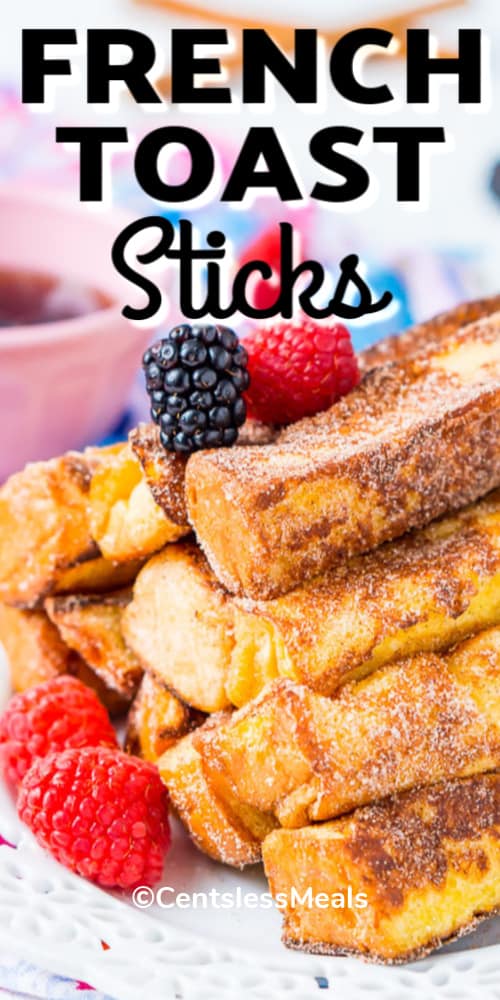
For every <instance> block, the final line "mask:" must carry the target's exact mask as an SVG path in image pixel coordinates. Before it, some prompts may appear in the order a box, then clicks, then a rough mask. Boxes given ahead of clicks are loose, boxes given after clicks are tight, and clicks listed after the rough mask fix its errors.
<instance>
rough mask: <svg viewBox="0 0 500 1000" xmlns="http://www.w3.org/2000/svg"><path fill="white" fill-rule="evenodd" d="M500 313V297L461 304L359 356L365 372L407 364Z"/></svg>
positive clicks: (387, 338)
mask: <svg viewBox="0 0 500 1000" xmlns="http://www.w3.org/2000/svg"><path fill="white" fill-rule="evenodd" d="M499 311H500V295H492V296H491V297H490V298H485V299H475V300H473V301H471V302H461V303H460V305H458V306H455V308H453V309H449V310H447V311H446V312H442V313H439V315H438V316H434V317H433V318H432V319H429V320H426V321H425V322H423V323H416V324H415V325H414V326H410V327H409V328H408V329H407V330H404V331H403V333H396V334H393V335H392V336H389V337H384V338H383V340H379V341H377V343H375V344H372V346H371V347H366V348H365V349H364V350H363V351H360V352H359V354H358V364H359V367H360V370H361V372H367V371H370V369H371V368H378V367H379V366H380V365H385V364H387V363H388V362H391V361H404V360H406V359H407V358H411V357H414V356H415V354H419V353H420V352H421V351H422V350H428V349H429V348H430V347H436V346H438V345H439V343H440V341H442V340H446V338H447V337H449V336H450V334H453V333H455V332H456V331H457V330H459V329H460V328H461V327H463V326H467V325H468V324H470V323H477V321H478V320H480V319H485V318H486V317H488V316H491V315H493V313H496V312H499Z"/></svg>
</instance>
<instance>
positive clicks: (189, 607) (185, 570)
mask: <svg viewBox="0 0 500 1000" xmlns="http://www.w3.org/2000/svg"><path fill="white" fill-rule="evenodd" d="M230 626H231V607H230V604H229V600H228V597H227V595H226V594H225V593H224V591H223V589H222V587H220V586H219V585H218V584H217V582H216V581H214V578H213V574H212V573H211V571H210V569H209V567H208V566H207V563H206V561H205V559H204V557H203V555H202V554H201V552H200V551H199V549H198V548H197V547H196V545H194V543H191V542H183V543H179V544H178V545H169V546H167V548H165V549H164V550H163V552H160V553H158V555H156V556H153V558H152V559H150V560H149V562H147V563H146V565H145V566H144V567H143V569H142V570H141V571H140V573H139V575H138V577H137V580H136V582H135V585H134V596H133V600H132V601H131V603H130V604H129V606H128V608H127V609H126V610H125V611H124V614H123V618H122V630H123V634H124V636H125V641H126V642H127V645H128V646H129V647H130V649H132V650H133V651H134V652H135V654H136V656H137V658H138V659H139V661H140V662H141V664H142V666H143V668H144V670H145V671H146V672H149V673H153V674H155V675H156V676H157V677H158V678H159V679H160V680H163V681H164V683H165V684H166V685H167V686H168V687H169V688H170V690H171V691H172V692H173V693H174V694H176V695H177V696H178V697H179V698H180V699H181V701H184V702H187V703H188V704H189V705H191V706H192V707H193V708H196V709H198V710H199V711H202V712H217V711H220V710H221V709H223V708H226V707H228V706H229V704H230V703H229V699H228V697H227V695H226V692H225V686H224V682H225V674H226V664H227V662H228V660H229V657H230V653H231V646H232V637H231V627H230Z"/></svg>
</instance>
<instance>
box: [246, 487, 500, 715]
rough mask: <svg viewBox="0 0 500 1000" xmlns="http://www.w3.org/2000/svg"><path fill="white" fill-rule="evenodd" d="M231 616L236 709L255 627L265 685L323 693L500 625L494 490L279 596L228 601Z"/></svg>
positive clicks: (497, 497) (498, 518) (498, 519)
mask: <svg viewBox="0 0 500 1000" xmlns="http://www.w3.org/2000/svg"><path fill="white" fill-rule="evenodd" d="M236 609H237V612H236V628H235V635H236V643H235V648H234V650H233V654H232V667H231V672H230V678H229V681H228V683H227V689H228V693H229V694H230V696H231V697H232V700H233V701H234V702H235V703H236V704H242V703H243V702H242V701H241V700H240V698H241V695H239V694H238V693H239V691H240V689H241V690H242V691H243V694H245V689H244V686H242V675H245V674H246V673H248V669H249V665H248V662H247V661H248V656H247V651H246V648H245V641H244V640H245V639H246V637H247V636H249V635H252V634H253V633H254V632H256V631H257V630H258V629H259V628H260V627H261V623H262V620H263V621H264V622H267V623H268V626H269V648H270V649H271V648H272V649H274V657H275V676H277V675H278V673H284V674H286V675H287V676H289V677H293V678H294V679H295V680H297V681H300V682H301V683H304V684H307V685H308V686H310V687H311V688H313V689H314V690H315V691H319V692H321V693H323V694H333V693H334V692H335V691H336V690H337V689H338V687H339V685H340V684H341V683H344V682H345V681H346V680H349V679H351V678H355V677H357V676H360V675H362V674H364V673H369V672H371V670H373V669H375V668H377V667H379V666H382V665H383V664H384V663H387V662H390V661H391V660H394V659H397V658H398V657H401V656H408V655H411V654H413V653H417V652H425V651H431V650H435V651H439V650H441V649H444V648H446V647H447V646H449V645H451V644H452V643H455V642H458V641H460V640H461V639H463V638H464V637H465V636H466V635H468V634H470V633H471V632H475V631H479V630H480V629H481V628H486V627H489V626H490V625H494V624H497V623H498V622H500V491H499V490H496V491H494V492H493V493H491V494H490V495H489V496H488V497H487V498H485V499H484V500H482V501H479V502H477V503H476V504H474V505H472V506H471V507H469V508H466V509H465V510H462V511H460V512H459V513H458V514H456V515H453V516H449V517H447V518H445V519H443V520H441V521H437V522H434V523H433V524H431V525H429V526H428V527H427V528H423V529H421V530H420V531H418V532H414V533H413V534H412V535H409V536H406V537H405V538H401V539H398V540H396V541H394V542H391V543H387V544H386V545H384V546H382V547H381V548H379V549H377V550H376V551H374V552H370V553H366V554H365V555H363V556H359V557H357V558H355V559H352V560H350V561H349V562H348V563H345V564H344V565H341V566H338V567H334V568H332V569H331V570H329V571H327V572H326V573H324V574H323V575H322V576H320V577H317V578H316V579H314V580H312V581H310V582H308V583H305V584H304V585H303V586H300V587H297V588H296V590H293V591H292V592H291V593H289V594H285V595H284V596H283V597H279V598H276V599H275V600H272V601H249V600H244V601H240V600H236ZM246 641H247V642H248V641H249V640H248V639H246ZM269 662H270V667H271V656H269ZM269 672H271V670H270V671H269Z"/></svg>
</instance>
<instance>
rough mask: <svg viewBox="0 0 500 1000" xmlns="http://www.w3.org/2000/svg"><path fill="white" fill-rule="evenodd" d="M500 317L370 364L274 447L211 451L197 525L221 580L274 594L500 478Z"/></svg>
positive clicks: (194, 462)
mask: <svg viewBox="0 0 500 1000" xmlns="http://www.w3.org/2000/svg"><path fill="white" fill-rule="evenodd" d="M499 404H500V313H495V314H494V315H492V316H491V317H489V318H488V319H484V320H481V321H479V322H477V323H475V324H471V325H470V326H467V327H463V328H462V329H460V330H458V331H457V332H456V333H454V334H452V335H451V336H450V337H449V338H448V339H445V340H444V341H442V342H440V343H439V345H438V346H437V347H434V348H432V349H429V350H427V351H424V352H423V353H422V354H421V355H418V356H416V357H415V358H412V359H410V360H408V361H405V362H401V363H400V364H390V365H385V366H382V367H380V368H376V369H374V370H373V371H371V372H368V373H367V374H366V375H365V376H364V378H363V379H362V382H361V383H360V385H359V386H358V387H357V388H356V389H354V390H353V391H352V392H351V393H349V395H348V396H346V397H344V398H343V399H341V400H340V401H339V402H338V403H336V404H335V405H334V406H333V407H331V409H330V410H327V411H326V412H324V413H321V414H318V415H317V416H315V417H312V418H308V419H306V420H302V421H299V423H297V424H294V425H291V426H290V427H289V428H288V429H287V430H285V431H283V432H282V433H281V434H280V436H279V438H278V440H277V441H276V442H274V443H273V444H270V445H264V446H263V447H260V448H245V447H241V446H238V445H236V446H235V447H233V448H227V449H224V448H222V449H218V450H212V451H204V452H198V453H195V454H194V455H192V456H191V457H190V459H189V461H188V464H187V467H186V495H187V504H188V513H189V518H190V521H191V523H192V525H193V527H194V530H195V532H196V535H197V538H198V541H199V543H200V544H201V546H202V548H203V549H204V551H205V554H206V556H207V558H208V561H209V563H210V565H211V566H212V569H213V570H214V572H215V574H216V576H217V578H218V579H219V580H220V582H221V583H222V584H223V585H224V586H225V587H226V588H227V589H228V590H229V591H231V592H232V593H236V594H239V595H244V596H248V597H251V598H253V599H268V598H272V597H275V596H278V595H279V594H283V593H286V592H287V591H289V590H291V589H292V588H293V587H294V586H296V585H297V584H299V583H302V582H303V581H304V580H307V579H311V578H312V577H314V576H316V575H317V574H319V573H321V572H323V571H325V570H326V569H328V568H329V567H330V566H333V565H335V564H338V563H339V562H341V561H342V560H345V559H346V558H348V557H350V556H353V555H356V554H358V553H360V552H366V551H369V550H371V549H374V548H376V547H377V546H378V545H380V544H381V543H382V542H385V541H388V540H390V539H393V538H396V537H398V536H400V535H402V534H404V533H405V532H406V531H408V530H409V529H411V528H415V527H421V526H423V525H425V524H427V523H428V522H429V521H431V520H433V519H434V518H436V517H439V516H441V515H443V514H445V513H447V512H450V511H453V510H457V509H459V508H460V507H462V506H464V505H465V504H467V503H470V502H471V501H473V500H475V499H477V498H478V497H479V496H482V495H484V494H485V493H487V492H488V491H489V490H491V489H493V488H494V487H496V486H498V485H499V484H500V434H499V431H500V406H499Z"/></svg>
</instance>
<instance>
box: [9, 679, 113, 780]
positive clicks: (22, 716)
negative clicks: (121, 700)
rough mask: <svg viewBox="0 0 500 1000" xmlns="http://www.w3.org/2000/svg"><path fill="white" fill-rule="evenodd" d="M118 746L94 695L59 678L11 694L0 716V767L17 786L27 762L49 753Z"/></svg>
mask: <svg viewBox="0 0 500 1000" xmlns="http://www.w3.org/2000/svg"><path fill="white" fill-rule="evenodd" d="M98 744H106V745H107V746H115V747H116V746H117V741H116V735H115V731H114V729H113V726H112V725H111V722H110V721H109V716H108V713H107V712H106V709H105V708H104V706H103V705H101V702H100V701H99V699H98V697H97V695H96V694H94V692H93V691H91V690H90V688H88V687H86V686H85V684H82V682H81V681H79V680H77V678H76V677H70V676H67V675H64V676H62V677H53V678H51V679H50V680H49V681H45V682H44V683H43V684H37V686H36V687H33V688H30V689H29V690H28V691H23V693H22V694H16V695H14V697H13V698H11V700H10V701H9V704H8V705H7V708H6V710H5V712H4V713H3V715H2V716H1V718H0V764H1V765H2V769H3V770H4V772H5V774H6V776H7V778H9V779H10V781H12V782H13V783H14V784H15V785H17V784H18V783H19V782H20V781H21V779H22V778H23V776H24V775H25V774H26V771H28V770H29V768H30V767H31V765H32V763H33V762H34V761H35V760H37V759H38V758H39V757H45V756H46V754H48V753H51V752H52V751H54V750H65V749H66V748H67V747H88V746H97V745H98Z"/></svg>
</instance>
